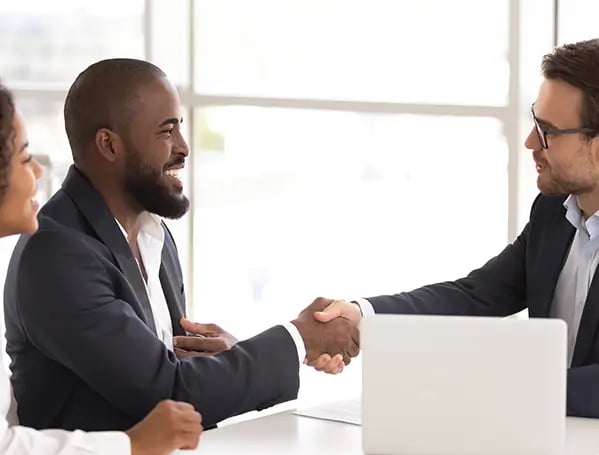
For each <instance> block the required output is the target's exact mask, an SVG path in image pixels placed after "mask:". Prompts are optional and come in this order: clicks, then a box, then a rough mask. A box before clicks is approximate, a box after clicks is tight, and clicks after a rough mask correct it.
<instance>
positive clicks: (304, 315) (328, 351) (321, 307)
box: [173, 297, 362, 374]
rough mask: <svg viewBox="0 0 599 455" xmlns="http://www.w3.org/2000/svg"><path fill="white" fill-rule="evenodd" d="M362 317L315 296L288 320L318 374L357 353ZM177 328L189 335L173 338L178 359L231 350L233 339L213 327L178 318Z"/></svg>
mask: <svg viewBox="0 0 599 455" xmlns="http://www.w3.org/2000/svg"><path fill="white" fill-rule="evenodd" d="M361 317H362V313H361V311H360V308H359V306H358V305H357V304H355V303H350V302H347V301H345V300H334V299H325V298H323V297H318V298H317V299H315V300H314V301H313V302H312V303H311V304H310V305H308V307H306V308H305V309H304V310H303V311H302V312H301V313H300V314H299V316H298V317H297V318H296V319H294V320H293V321H291V323H292V324H293V325H295V327H297V330H298V332H299V333H300V335H301V337H302V340H303V342H304V346H305V348H306V358H305V360H304V363H305V364H307V365H309V366H312V367H314V368H315V369H316V370H318V371H324V372H326V373H330V374H337V373H340V372H341V371H342V370H343V368H344V366H345V365H348V364H349V363H350V361H351V359H352V358H353V357H356V356H357V355H358V354H359V351H360V337H359V332H358V323H359V321H360V319H361ZM180 323H181V327H183V329H184V330H185V331H186V332H187V333H189V334H190V335H191V336H176V337H174V339H173V345H174V350H175V354H176V355H177V357H179V358H185V357H192V356H207V355H215V354H218V353H219V352H222V351H225V350H228V349H231V348H232V347H233V346H235V344H237V339H236V338H235V337H234V336H233V335H231V334H230V333H228V332H226V331H225V330H223V329H222V328H220V327H219V326H217V325H216V324H199V323H195V322H191V321H189V320H187V319H185V318H181V321H180Z"/></svg>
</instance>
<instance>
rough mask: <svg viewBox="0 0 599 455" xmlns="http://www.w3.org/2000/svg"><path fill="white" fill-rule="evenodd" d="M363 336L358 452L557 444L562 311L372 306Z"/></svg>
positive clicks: (525, 451) (484, 450)
mask: <svg viewBox="0 0 599 455" xmlns="http://www.w3.org/2000/svg"><path fill="white" fill-rule="evenodd" d="M361 346H362V355H363V359H362V362H363V363H362V375H363V382H362V444H363V448H364V452H365V453H367V454H377V455H392V454H393V455H512V454H514V455H516V454H517V455H558V454H559V455H562V454H563V451H564V438H565V425H566V324H565V323H564V321H562V320H558V319H530V320H519V319H501V318H484V317H460V316H415V315H376V316H372V317H367V318H364V320H363V321H362V323H361Z"/></svg>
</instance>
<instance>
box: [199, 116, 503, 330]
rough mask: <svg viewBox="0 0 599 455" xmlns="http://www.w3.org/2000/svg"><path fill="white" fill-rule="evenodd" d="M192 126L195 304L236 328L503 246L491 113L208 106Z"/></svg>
mask: <svg viewBox="0 0 599 455" xmlns="http://www.w3.org/2000/svg"><path fill="white" fill-rule="evenodd" d="M197 130H198V135H201V137H196V141H197V142H199V143H200V146H201V147H202V148H203V149H202V150H201V151H199V152H196V156H195V159H196V160H198V161H197V167H196V174H195V184H196V189H197V194H196V195H195V196H196V197H195V200H194V202H195V204H196V213H195V220H194V221H195V225H194V229H195V238H196V245H195V248H194V253H195V276H194V277H195V282H194V285H195V290H196V303H197V305H199V306H198V307H197V308H196V315H197V316H201V318H202V320H213V321H218V322H219V324H220V323H221V322H222V324H224V325H226V327H227V328H228V330H231V331H232V332H233V333H235V334H236V335H237V336H240V337H244V336H249V335H252V334H254V333H255V332H256V330H257V329H258V328H262V327H267V326H268V325H270V324H275V323H278V322H281V321H284V320H288V319H289V318H290V317H292V316H294V315H295V314H296V313H297V311H298V310H299V309H301V308H302V307H304V306H306V305H307V304H308V303H309V302H310V301H311V299H313V298H314V297H316V296H318V295H328V296H336V297H353V298H356V297H360V296H368V295H373V294H378V293H388V292H396V291H400V290H408V289H410V288H413V287H416V286H419V285H422V284H425V283H428V282H433V281H438V280H447V279H452V278H457V277H459V276H461V275H463V274H465V273H467V272H468V271H470V270H471V269H473V268H475V267H478V266H480V265H481V264H482V263H483V262H484V261H486V260H487V259H489V258H490V257H491V256H492V255H494V254H496V253H498V252H499V251H500V250H501V249H502V248H503V246H504V244H505V240H506V233H507V171H506V169H507V147H506V143H505V139H504V136H503V134H502V128H501V123H500V122H499V121H498V120H496V119H490V118H460V117H424V116H413V115H388V116H383V115H380V116H378V115H362V114H355V113H339V112H321V111H294V110H285V109H269V108H251V107H224V108H222V107H221V108H211V109H205V110H200V111H198V113H197ZM473 189H476V190H473ZM465 245H468V248H465Z"/></svg>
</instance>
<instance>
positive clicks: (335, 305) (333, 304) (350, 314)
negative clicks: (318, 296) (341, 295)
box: [314, 299, 362, 327]
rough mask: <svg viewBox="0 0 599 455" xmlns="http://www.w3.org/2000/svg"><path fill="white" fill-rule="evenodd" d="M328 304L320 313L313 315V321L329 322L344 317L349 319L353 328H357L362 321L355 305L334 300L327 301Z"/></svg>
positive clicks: (360, 313) (359, 311)
mask: <svg viewBox="0 0 599 455" xmlns="http://www.w3.org/2000/svg"><path fill="white" fill-rule="evenodd" d="M325 300H327V299H325ZM329 302H330V304H329V305H327V307H326V308H324V309H323V310H322V311H317V312H315V313H314V319H316V320H317V321H318V322H329V321H332V320H333V319H335V318H338V317H344V318H346V319H349V320H350V321H351V322H352V324H354V326H356V327H357V326H358V323H359V322H360V319H362V311H361V310H360V306H359V305H358V304H357V303H354V302H348V301H346V300H334V299H333V300H329Z"/></svg>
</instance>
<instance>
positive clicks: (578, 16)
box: [558, 0, 599, 44]
mask: <svg viewBox="0 0 599 455" xmlns="http://www.w3.org/2000/svg"><path fill="white" fill-rule="evenodd" d="M558 14H559V17H558V20H559V27H558V33H559V37H558V38H559V43H560V44H564V43H573V42H576V41H581V40H587V39H592V38H597V17H599V2H597V1H595V0H567V1H564V0H562V1H560V2H559V9H558Z"/></svg>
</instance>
